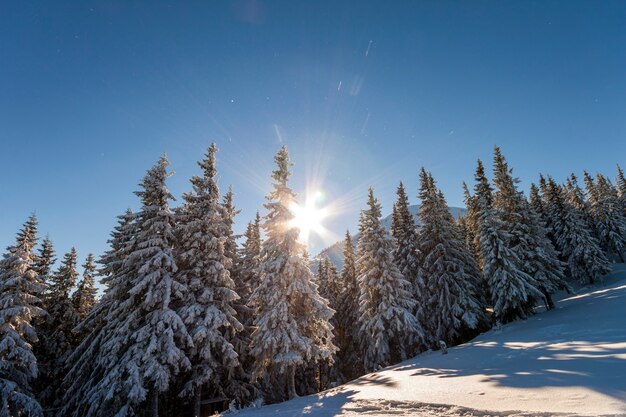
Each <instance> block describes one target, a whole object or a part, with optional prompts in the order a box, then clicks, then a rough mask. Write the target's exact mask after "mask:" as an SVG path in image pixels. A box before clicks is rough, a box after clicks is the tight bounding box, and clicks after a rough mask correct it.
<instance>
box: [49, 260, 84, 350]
mask: <svg viewBox="0 0 626 417" xmlns="http://www.w3.org/2000/svg"><path fill="white" fill-rule="evenodd" d="M77 258H78V255H77V253H76V249H75V248H72V249H71V250H70V251H69V252H68V253H66V254H65V255H64V256H63V260H62V261H61V265H60V266H59V269H58V270H57V271H56V272H55V273H54V274H53V275H52V277H51V283H50V302H51V303H50V305H48V307H47V308H48V312H49V313H50V318H51V320H52V322H51V323H50V326H51V327H52V334H51V341H50V345H49V348H50V349H51V350H50V351H49V354H51V355H52V356H53V357H56V358H59V359H61V360H64V358H65V356H66V355H67V354H68V353H69V352H70V350H71V349H72V347H73V346H74V339H73V336H72V329H73V328H74V326H76V324H78V320H79V315H78V312H77V311H76V309H75V308H74V305H73V304H72V299H71V297H70V292H71V291H72V290H73V289H74V286H75V285H76V279H77V277H78V271H77V270H76V266H77V263H78V259H77Z"/></svg>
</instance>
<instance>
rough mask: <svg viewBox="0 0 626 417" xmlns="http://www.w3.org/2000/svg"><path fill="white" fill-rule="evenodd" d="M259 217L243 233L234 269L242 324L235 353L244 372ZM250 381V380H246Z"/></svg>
mask: <svg viewBox="0 0 626 417" xmlns="http://www.w3.org/2000/svg"><path fill="white" fill-rule="evenodd" d="M260 225H261V217H260V216H259V213H258V212H257V213H256V216H255V218H254V221H252V222H249V223H248V226H247V227H246V231H245V233H244V237H245V240H244V242H243V244H242V246H241V248H240V249H239V256H238V259H237V262H238V263H239V265H238V267H237V268H236V271H237V276H236V278H237V281H235V286H236V288H235V290H236V292H237V294H239V296H240V297H241V299H240V300H238V302H237V303H236V304H234V307H235V310H236V311H237V317H238V320H239V321H240V322H241V324H243V331H241V332H240V333H239V337H238V338H237V341H238V342H239V343H241V346H235V348H236V349H237V353H238V354H239V363H241V366H242V367H243V369H244V370H246V371H247V372H250V371H249V370H251V369H252V367H253V360H254V359H253V358H252V356H251V355H250V352H249V346H250V337H251V335H252V331H253V327H254V316H253V313H254V310H253V309H252V308H251V307H250V306H248V301H249V300H250V295H251V294H252V292H253V291H254V290H255V289H256V287H257V286H258V285H259V278H258V274H259V266H260V264H261V230H260ZM248 380H250V378H248Z"/></svg>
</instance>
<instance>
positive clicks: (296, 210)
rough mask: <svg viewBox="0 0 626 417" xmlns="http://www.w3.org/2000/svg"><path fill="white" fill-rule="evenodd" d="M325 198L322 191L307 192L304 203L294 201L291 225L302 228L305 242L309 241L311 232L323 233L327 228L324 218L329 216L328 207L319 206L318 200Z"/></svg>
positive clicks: (302, 237) (302, 238)
mask: <svg viewBox="0 0 626 417" xmlns="http://www.w3.org/2000/svg"><path fill="white" fill-rule="evenodd" d="M324 199H325V194H324V193H323V192H322V191H315V192H312V193H307V197H306V201H305V203H304V205H300V204H297V203H294V204H293V205H292V206H291V207H290V210H291V212H292V213H293V216H294V218H293V220H292V221H291V225H290V226H291V227H297V228H298V229H299V230H300V240H301V241H302V242H304V243H308V242H309V238H310V236H311V233H316V234H318V235H323V234H324V232H325V228H324V226H323V224H322V222H323V220H324V219H325V218H327V217H328V215H329V211H328V208H321V207H317V204H318V202H322V201H323V200H324Z"/></svg>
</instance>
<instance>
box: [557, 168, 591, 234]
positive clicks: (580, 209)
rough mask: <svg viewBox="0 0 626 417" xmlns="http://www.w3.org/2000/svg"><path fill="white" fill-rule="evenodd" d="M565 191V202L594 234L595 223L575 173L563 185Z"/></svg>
mask: <svg viewBox="0 0 626 417" xmlns="http://www.w3.org/2000/svg"><path fill="white" fill-rule="evenodd" d="M563 191H564V192H565V203H566V204H568V205H569V206H570V207H571V208H572V209H573V210H574V211H576V212H577V213H578V215H579V216H580V218H581V219H582V220H583V221H584V222H585V225H586V226H587V228H588V229H589V230H590V231H591V233H593V235H594V236H595V237H596V238H597V237H598V236H596V235H595V233H596V232H595V223H594V219H593V216H592V215H591V207H590V204H589V201H587V199H586V196H585V192H584V191H583V190H582V188H580V186H579V185H578V178H577V177H576V175H575V174H571V175H570V176H569V178H568V179H567V181H566V183H565V186H564V187H563Z"/></svg>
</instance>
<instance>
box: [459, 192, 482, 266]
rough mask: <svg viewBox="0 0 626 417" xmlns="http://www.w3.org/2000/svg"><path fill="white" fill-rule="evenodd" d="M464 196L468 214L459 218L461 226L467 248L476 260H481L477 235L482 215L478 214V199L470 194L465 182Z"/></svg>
mask: <svg viewBox="0 0 626 417" xmlns="http://www.w3.org/2000/svg"><path fill="white" fill-rule="evenodd" d="M463 196H464V202H465V208H466V210H467V214H466V215H465V216H462V217H459V226H460V227H461V229H462V231H463V237H464V240H465V246H467V248H468V249H469V250H470V251H471V252H472V254H473V255H474V257H475V258H476V259H479V257H480V251H479V250H478V245H477V234H478V220H479V217H480V213H479V212H478V204H477V198H476V197H475V196H473V195H472V194H471V193H470V190H469V188H468V186H467V184H466V183H465V182H463Z"/></svg>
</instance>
